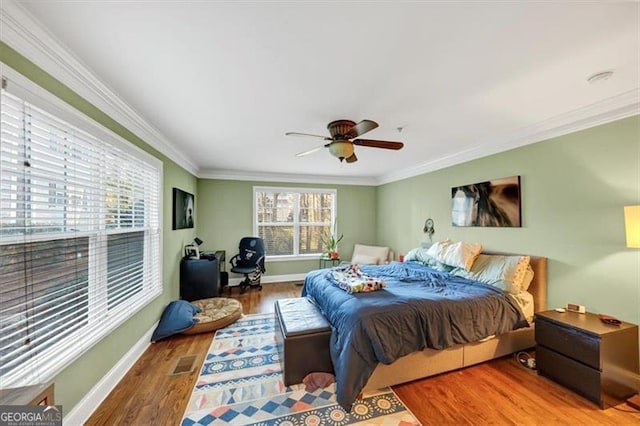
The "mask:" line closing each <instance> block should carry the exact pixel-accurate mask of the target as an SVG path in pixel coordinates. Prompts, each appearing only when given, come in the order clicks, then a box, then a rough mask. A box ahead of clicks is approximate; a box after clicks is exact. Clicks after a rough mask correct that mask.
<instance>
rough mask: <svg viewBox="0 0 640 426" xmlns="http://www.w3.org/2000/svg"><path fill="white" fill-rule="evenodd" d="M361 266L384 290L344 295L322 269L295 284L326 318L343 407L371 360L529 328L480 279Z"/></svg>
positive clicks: (413, 265)
mask: <svg viewBox="0 0 640 426" xmlns="http://www.w3.org/2000/svg"><path fill="white" fill-rule="evenodd" d="M361 268H362V271H363V272H365V273H367V274H369V275H371V276H372V277H377V278H382V279H384V280H385V281H386V284H387V287H386V288H385V289H382V290H378V291H374V292H370V293H356V294H348V293H346V292H345V291H344V290H342V289H340V288H339V287H337V286H336V285H334V284H333V283H332V281H331V279H330V277H329V274H328V270H327V269H321V270H316V271H312V272H310V273H308V274H307V276H306V278H305V283H304V287H303V289H302V295H303V296H307V297H310V298H312V299H313V300H314V301H315V302H316V304H317V305H318V307H319V308H320V310H321V311H322V313H323V314H324V315H325V317H326V318H327V319H328V320H329V322H330V323H331V326H332V333H331V358H332V361H333V366H334V370H335V374H336V388H337V399H338V403H339V404H340V405H341V406H342V407H343V408H344V409H345V410H347V411H350V409H351V406H352V404H353V402H354V401H355V400H356V398H357V396H358V394H359V393H360V392H361V391H362V388H363V387H364V385H365V384H366V382H367V380H368V379H369V377H370V376H371V374H372V373H373V370H374V369H375V367H376V365H377V364H378V362H381V363H383V364H390V363H392V362H394V361H395V360H397V359H398V358H400V357H402V356H404V355H408V354H410V353H411V352H415V351H419V350H422V349H424V348H432V349H444V348H447V347H449V346H452V345H455V344H459V343H469V342H474V341H477V340H480V339H482V338H484V337H487V336H490V335H492V334H502V333H506V332H509V331H512V330H515V329H517V328H521V327H527V326H528V323H527V321H526V319H525V317H524V315H523V313H522V311H521V310H520V308H519V307H518V306H517V305H516V304H515V302H513V300H512V299H511V298H510V297H508V296H507V295H506V294H505V293H504V292H502V291H501V290H499V289H496V288H494V287H491V286H488V285H485V284H482V283H480V282H477V281H472V280H468V279H465V278H461V277H456V276H453V275H450V274H448V273H446V272H439V271H436V270H434V269H431V268H428V267H426V266H423V265H422V264H419V263H417V262H407V263H396V262H394V263H391V264H389V265H380V266H376V265H369V266H366V265H363V266H362V267H361Z"/></svg>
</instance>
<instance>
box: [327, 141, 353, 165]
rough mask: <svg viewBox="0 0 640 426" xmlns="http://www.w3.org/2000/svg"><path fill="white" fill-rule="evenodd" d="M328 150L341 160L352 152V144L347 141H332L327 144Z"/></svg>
mask: <svg viewBox="0 0 640 426" xmlns="http://www.w3.org/2000/svg"><path fill="white" fill-rule="evenodd" d="M329 152H330V153H331V155H333V156H334V157H338V158H339V159H340V161H342V160H344V159H345V158H348V157H350V156H351V154H353V144H352V143H351V142H349V141H334V142H332V143H331V145H329Z"/></svg>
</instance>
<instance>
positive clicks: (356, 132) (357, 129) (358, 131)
mask: <svg viewBox="0 0 640 426" xmlns="http://www.w3.org/2000/svg"><path fill="white" fill-rule="evenodd" d="M376 127H378V123H376V122H375V121H371V120H362V121H361V122H359V123H358V124H356V125H355V126H353V127H352V128H351V129H350V130H349V132H347V134H346V136H348V137H349V139H352V138H357V137H358V136H360V135H364V134H365V133H367V132H369V131H371V130H373V129H375V128H376Z"/></svg>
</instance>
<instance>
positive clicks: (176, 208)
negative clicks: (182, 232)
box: [173, 188, 195, 229]
mask: <svg viewBox="0 0 640 426" xmlns="http://www.w3.org/2000/svg"><path fill="white" fill-rule="evenodd" d="M193 205H194V197H193V194H189V193H188V192H185V191H183V190H181V189H178V188H173V229H184V228H193V225H194V220H193V215H194V213H195V211H194V208H193Z"/></svg>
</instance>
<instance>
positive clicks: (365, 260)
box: [351, 254, 378, 265]
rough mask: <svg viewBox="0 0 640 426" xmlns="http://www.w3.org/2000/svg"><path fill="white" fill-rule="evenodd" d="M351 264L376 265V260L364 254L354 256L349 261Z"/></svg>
mask: <svg viewBox="0 0 640 426" xmlns="http://www.w3.org/2000/svg"><path fill="white" fill-rule="evenodd" d="M351 263H357V264H358V265H377V264H378V258H377V257H375V256H369V255H366V254H356V255H355V256H353V258H352V259H351Z"/></svg>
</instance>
